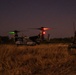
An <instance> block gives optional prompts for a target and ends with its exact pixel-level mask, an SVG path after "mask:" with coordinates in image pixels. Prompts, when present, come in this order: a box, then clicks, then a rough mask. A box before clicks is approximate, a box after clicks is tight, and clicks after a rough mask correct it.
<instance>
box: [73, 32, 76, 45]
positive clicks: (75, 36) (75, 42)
mask: <svg viewBox="0 0 76 75" xmlns="http://www.w3.org/2000/svg"><path fill="white" fill-rule="evenodd" d="M73 44H76V31H75V33H74V39H73Z"/></svg>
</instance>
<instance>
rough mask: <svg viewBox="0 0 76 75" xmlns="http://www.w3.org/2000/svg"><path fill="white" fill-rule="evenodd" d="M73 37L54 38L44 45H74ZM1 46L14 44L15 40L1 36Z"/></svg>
mask: <svg viewBox="0 0 76 75" xmlns="http://www.w3.org/2000/svg"><path fill="white" fill-rule="evenodd" d="M72 42H73V37H68V38H52V39H50V40H47V39H45V40H44V42H43V43H72ZM0 44H14V38H11V39H10V38H9V36H0Z"/></svg>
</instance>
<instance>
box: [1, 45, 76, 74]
mask: <svg viewBox="0 0 76 75" xmlns="http://www.w3.org/2000/svg"><path fill="white" fill-rule="evenodd" d="M67 47H68V45H67V44H46V45H37V46H18V47H17V46H16V45H0V75H76V56H75V55H70V54H69V53H68V50H67Z"/></svg>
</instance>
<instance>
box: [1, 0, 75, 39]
mask: <svg viewBox="0 0 76 75" xmlns="http://www.w3.org/2000/svg"><path fill="white" fill-rule="evenodd" d="M73 22H75V23H76V0H0V35H9V34H8V31H12V30H15V29H17V30H24V31H25V32H23V34H24V35H27V36H30V35H37V34H38V33H39V31H37V30H32V29H30V28H36V27H42V26H43V27H50V31H48V32H47V33H49V34H50V37H51V38H60V37H71V36H73V34H74V32H73ZM75 26H76V24H75Z"/></svg>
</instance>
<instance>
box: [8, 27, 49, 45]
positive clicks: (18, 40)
mask: <svg viewBox="0 0 76 75" xmlns="http://www.w3.org/2000/svg"><path fill="white" fill-rule="evenodd" d="M33 29H37V30H39V31H40V33H39V34H38V35H36V36H30V37H26V36H23V37H19V35H18V34H19V33H20V32H21V31H18V30H14V31H11V32H9V33H10V34H14V41H15V44H17V45H21V44H26V45H36V44H40V42H41V41H44V39H45V34H46V31H47V30H49V28H47V27H40V28H33Z"/></svg>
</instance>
